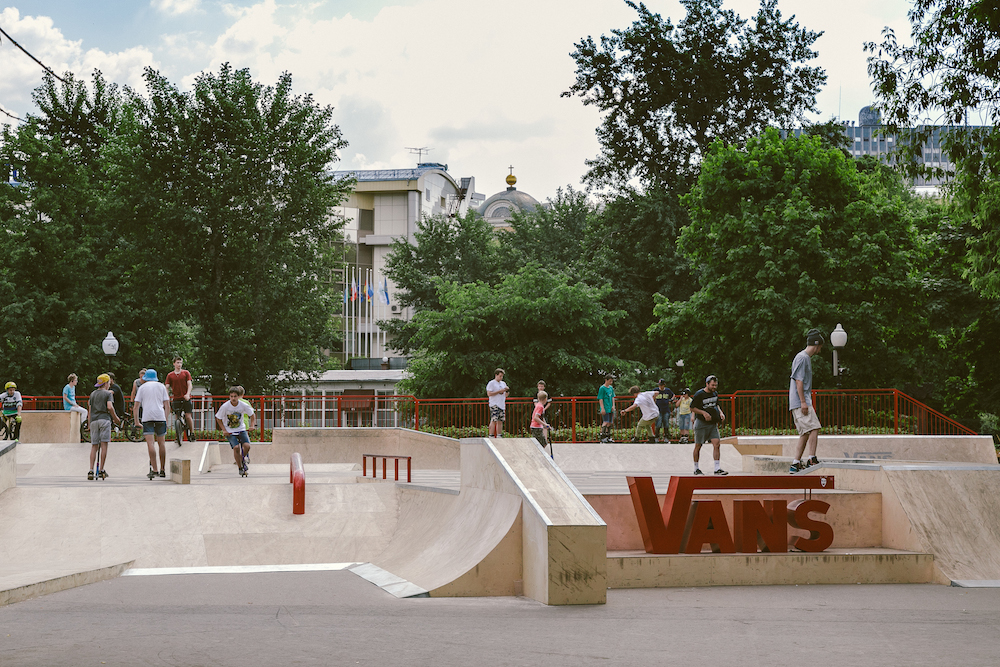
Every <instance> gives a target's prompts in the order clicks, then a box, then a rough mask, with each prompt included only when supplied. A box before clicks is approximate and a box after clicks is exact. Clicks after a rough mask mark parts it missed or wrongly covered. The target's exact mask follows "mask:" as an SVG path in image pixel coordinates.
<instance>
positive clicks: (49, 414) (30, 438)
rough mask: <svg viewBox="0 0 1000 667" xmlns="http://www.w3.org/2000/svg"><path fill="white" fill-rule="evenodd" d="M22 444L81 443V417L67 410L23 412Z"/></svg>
mask: <svg viewBox="0 0 1000 667" xmlns="http://www.w3.org/2000/svg"><path fill="white" fill-rule="evenodd" d="M20 440H21V442H28V443H34V442H49V443H57V442H74V443H75V442H80V415H79V414H78V413H76V412H72V411H66V410H24V411H22V412H21V438H20Z"/></svg>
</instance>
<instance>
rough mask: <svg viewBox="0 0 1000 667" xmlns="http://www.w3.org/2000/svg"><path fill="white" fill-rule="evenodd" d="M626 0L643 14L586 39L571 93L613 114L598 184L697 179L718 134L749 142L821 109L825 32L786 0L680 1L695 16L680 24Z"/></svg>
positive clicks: (594, 163) (596, 165) (577, 54)
mask: <svg viewBox="0 0 1000 667" xmlns="http://www.w3.org/2000/svg"><path fill="white" fill-rule="evenodd" d="M626 2H627V4H628V5H629V6H630V7H632V8H634V9H635V10H636V12H638V14H639V17H638V19H637V20H636V21H635V22H633V23H632V25H631V26H630V27H628V28H625V29H617V30H613V31H612V32H611V34H610V35H604V36H602V37H601V39H600V44H599V45H598V44H597V43H596V42H595V41H594V39H593V38H592V37H587V38H585V39H583V40H581V41H580V42H578V43H577V44H576V50H575V51H574V52H573V53H572V54H571V55H572V57H573V59H574V60H575V61H576V82H575V83H574V84H573V85H572V86H571V87H570V89H569V90H568V91H566V92H564V93H563V96H573V95H579V96H580V97H581V98H582V99H583V103H584V104H585V105H593V106H595V107H597V109H599V110H600V111H601V112H602V113H603V114H604V120H603V121H602V123H601V125H600V127H599V128H598V129H597V137H598V140H599V141H600V144H601V154H600V155H599V156H598V157H596V158H594V159H593V160H589V161H588V162H587V164H588V166H589V167H590V171H589V172H588V173H587V176H586V177H585V179H586V180H587V181H588V182H589V183H591V184H594V185H598V186H608V187H612V188H616V189H623V188H625V187H626V186H627V185H628V183H629V182H630V181H632V179H637V180H638V181H639V182H640V183H641V184H643V185H645V186H660V185H664V184H668V185H669V184H676V183H678V182H690V180H691V179H693V177H694V176H696V174H697V166H698V163H699V160H700V156H701V155H702V154H703V153H704V152H705V151H706V150H707V148H708V147H709V146H710V145H711V144H712V142H714V141H716V140H722V141H724V142H728V143H738V142H742V141H744V140H746V139H747V138H749V137H751V136H754V135H756V134H758V133H760V132H761V131H762V130H763V129H764V128H765V127H768V126H769V125H775V124H777V125H778V126H784V127H790V126H791V125H792V123H793V121H795V120H799V119H801V117H802V115H803V113H804V112H806V111H811V110H815V100H816V93H817V92H818V91H819V89H820V87H821V86H822V85H823V83H824V82H825V81H826V74H825V73H824V72H823V70H822V69H821V68H818V67H808V66H806V65H805V63H807V62H808V61H809V60H811V59H813V58H815V57H816V53H815V52H814V51H813V50H812V45H813V43H815V41H816V40H817V39H818V38H819V37H820V36H821V35H822V33H820V32H812V31H810V30H806V29H805V28H801V27H799V25H798V23H796V22H795V17H794V16H792V17H790V18H788V19H784V18H783V17H782V15H781V12H780V11H779V10H778V4H777V0H761V3H760V8H759V10H758V12H757V14H756V16H755V17H754V19H753V21H747V20H745V19H742V18H740V17H739V16H738V15H737V14H736V13H735V12H733V11H732V10H724V9H722V0H681V4H682V5H683V6H684V8H685V9H686V10H687V15H686V16H685V17H684V18H683V19H681V20H680V21H679V22H678V23H677V24H676V25H674V24H673V23H672V22H671V21H670V19H667V20H664V19H663V18H662V17H661V16H660V15H659V14H656V13H654V12H651V11H650V10H649V9H648V8H647V7H646V6H645V4H642V3H640V4H636V3H634V2H631V0H626Z"/></svg>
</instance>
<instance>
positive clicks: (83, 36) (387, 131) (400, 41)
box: [0, 0, 910, 201]
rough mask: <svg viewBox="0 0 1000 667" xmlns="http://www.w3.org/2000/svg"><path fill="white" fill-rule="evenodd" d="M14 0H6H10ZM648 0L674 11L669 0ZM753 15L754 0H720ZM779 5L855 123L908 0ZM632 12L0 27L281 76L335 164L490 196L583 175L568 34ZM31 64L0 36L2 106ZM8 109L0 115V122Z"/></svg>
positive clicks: (548, 1)
mask: <svg viewBox="0 0 1000 667" xmlns="http://www.w3.org/2000/svg"><path fill="white" fill-rule="evenodd" d="M6 2H10V0H6ZM646 6H647V7H649V8H650V9H651V10H652V11H655V12H658V13H659V14H661V15H662V16H664V17H669V18H671V19H673V20H674V22H676V21H678V20H680V19H681V18H683V16H684V15H685V12H684V10H683V8H682V7H681V5H680V3H679V2H677V1H676V0H647V2H646ZM723 6H724V7H725V8H727V9H733V10H734V11H736V12H737V13H738V14H739V15H740V16H741V17H743V18H749V17H751V16H752V15H753V14H754V13H755V12H756V10H757V7H758V6H759V0H756V1H755V0H725V1H724V3H723ZM778 6H779V8H780V9H781V11H782V14H783V15H784V16H786V17H787V16H790V15H793V14H794V15H795V16H796V18H797V20H798V22H799V24H800V25H801V26H803V27H806V28H808V29H810V30H815V31H823V32H824V35H823V36H822V37H820V39H819V40H818V41H817V42H816V44H815V48H816V50H817V51H818V52H819V57H818V58H816V59H815V60H813V61H812V62H811V63H810V64H812V65H818V66H820V67H822V68H824V69H825V70H826V72H827V76H828V81H827V84H826V87H825V88H824V89H823V90H822V92H821V93H820V94H819V96H818V99H817V106H818V109H819V113H818V114H810V116H809V120H828V119H829V118H831V117H838V118H843V119H845V120H857V116H858V111H859V110H860V109H861V107H863V106H865V105H867V104H870V103H871V102H872V101H873V100H872V93H871V85H870V80H869V78H868V74H867V66H866V54H865V53H864V52H863V49H862V45H863V44H864V42H866V41H876V42H877V41H880V40H881V34H882V31H883V29H884V28H885V27H886V26H889V27H891V28H893V29H894V30H895V31H896V33H897V35H899V36H900V37H905V36H907V35H909V24H908V22H907V20H906V12H907V10H908V9H909V7H910V3H909V2H906V1H902V0H882V1H881V2H872V1H871V0H841V1H840V2H837V3H828V2H816V0H779V4H778ZM635 18H636V12H635V10H633V9H632V8H630V7H629V6H628V5H627V4H626V3H625V2H624V0H530V1H529V0H506V1H504V2H498V1H497V0H395V1H391V0H390V1H381V0H311V1H310V0H302V1H298V2H296V1H286V0H262V1H260V2H256V1H254V0H233V1H231V2H219V1H217V0H135V1H130V0H101V1H100V2H97V1H95V0H31V2H24V1H22V2H20V3H19V4H5V0H0V28H3V29H4V30H5V31H6V32H7V33H9V34H10V35H11V36H12V37H13V38H14V39H15V40H17V41H18V43H20V44H21V45H22V46H23V47H24V48H26V49H27V50H28V51H29V52H31V53H32V55H34V56H35V57H36V58H38V59H39V60H41V61H42V62H43V63H45V64H46V65H47V66H49V67H51V68H52V69H53V70H54V71H56V72H57V73H61V72H64V71H72V72H73V73H74V74H75V75H77V76H80V77H84V78H89V76H90V73H91V72H92V71H93V70H94V69H95V68H96V69H100V70H101V71H102V72H103V74H104V75H105V78H107V79H109V80H111V81H114V82H117V83H119V84H123V85H128V86H131V87H133V88H136V89H138V90H142V89H143V85H142V78H141V77H142V72H143V69H144V68H145V67H147V66H151V67H153V68H154V69H157V70H159V71H160V72H161V73H163V74H164V75H165V76H167V77H168V78H169V79H170V80H172V81H174V82H176V83H178V85H180V86H181V87H182V88H187V87H189V86H190V84H191V82H192V81H193V80H194V78H195V77H196V76H197V75H198V73H199V72H202V71H205V70H209V71H212V70H217V69H218V67H219V65H220V64H222V63H225V62H229V63H230V64H231V65H232V66H233V67H236V68H249V69H250V71H251V73H252V74H253V75H254V77H255V78H256V79H257V80H258V81H260V82H262V83H264V84H273V83H275V82H276V81H277V78H278V76H279V75H280V74H281V73H282V72H284V71H287V72H290V73H291V74H292V81H293V87H294V90H295V92H296V93H309V94H312V95H313V97H314V98H315V100H316V101H317V102H319V103H321V104H329V105H332V106H333V107H334V108H335V110H334V121H335V122H336V123H337V124H338V125H339V126H340V129H341V131H342V132H343V135H344V138H345V139H346V140H347V141H348V144H349V145H348V146H347V147H346V148H345V149H344V150H343V151H341V153H340V162H339V163H338V164H336V165H334V168H335V169H389V168H408V167H412V166H414V165H415V164H416V162H417V156H416V155H415V154H412V153H411V152H410V151H409V150H408V148H428V149H430V150H429V152H427V153H425V154H424V156H423V158H422V159H423V161H425V162H428V161H429V162H441V163H445V164H447V165H448V170H449V173H450V174H451V175H452V176H453V177H455V178H456V180H457V179H459V178H461V177H463V176H474V177H475V179H476V190H477V191H478V192H480V193H483V194H485V195H486V196H489V195H491V194H493V193H495V192H498V191H500V190H503V189H504V188H506V184H505V183H504V178H505V177H506V176H507V174H508V167H509V166H513V167H514V174H515V175H516V176H517V178H518V183H517V187H518V189H519V190H523V191H524V192H527V193H529V194H531V195H533V196H534V197H535V198H536V199H538V200H540V201H545V200H546V199H548V198H552V197H555V195H556V190H557V189H558V188H560V187H562V188H565V187H566V186H572V187H574V188H577V189H580V188H581V187H582V186H581V183H580V179H581V178H582V176H583V175H584V173H585V172H586V169H587V168H586V165H585V163H584V161H585V160H586V159H588V158H592V157H594V156H595V155H597V153H598V149H599V147H598V144H597V140H596V137H595V129H596V128H597V126H598V125H599V123H600V116H599V114H598V112H597V111H596V110H594V109H593V107H584V106H583V104H582V102H581V101H580V98H578V97H573V98H563V97H560V93H562V92H563V91H565V90H567V89H568V88H569V87H570V86H571V85H572V84H573V81H574V79H575V77H574V69H575V65H574V62H573V59H572V58H571V57H570V53H571V52H572V51H573V50H574V44H575V43H576V42H578V41H579V40H580V39H582V38H584V37H587V36H593V37H594V38H595V39H598V38H599V37H600V35H602V34H608V33H610V31H611V30H613V29H615V28H625V27H627V26H628V25H630V24H631V23H632V21H634V20H635ZM41 76H42V70H41V68H40V67H39V66H38V65H37V64H36V63H35V62H33V61H32V60H31V59H29V58H28V57H27V56H25V55H24V54H23V53H21V51H19V50H17V49H16V47H14V46H13V45H12V44H11V43H10V42H9V41H8V40H6V39H3V38H2V37H0V108H2V109H4V110H6V111H8V112H10V113H13V114H15V115H17V116H22V117H23V116H24V114H28V113H32V112H34V111H35V108H34V105H33V103H32V101H31V93H32V90H34V89H35V88H36V87H37V86H38V85H39V84H40V83H41ZM5 121H8V122H9V121H10V119H9V118H7V117H6V116H3V115H0V122H5Z"/></svg>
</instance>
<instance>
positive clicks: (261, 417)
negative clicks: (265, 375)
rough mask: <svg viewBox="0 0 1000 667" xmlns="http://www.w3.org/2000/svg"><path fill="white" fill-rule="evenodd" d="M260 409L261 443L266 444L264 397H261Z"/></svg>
mask: <svg viewBox="0 0 1000 667" xmlns="http://www.w3.org/2000/svg"><path fill="white" fill-rule="evenodd" d="M258 407H259V408H260V441H261V442H264V397H263V396H261V397H260V403H259V404H258Z"/></svg>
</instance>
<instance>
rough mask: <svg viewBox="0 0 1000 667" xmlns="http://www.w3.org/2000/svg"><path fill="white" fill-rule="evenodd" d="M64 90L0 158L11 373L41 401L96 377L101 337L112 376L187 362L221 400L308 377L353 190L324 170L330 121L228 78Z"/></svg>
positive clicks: (154, 78)
mask: <svg viewBox="0 0 1000 667" xmlns="http://www.w3.org/2000/svg"><path fill="white" fill-rule="evenodd" d="M65 78H66V83H57V82H56V81H55V79H54V78H53V77H51V76H50V77H47V78H46V79H45V81H44V83H43V85H42V86H41V87H40V88H39V89H38V90H37V91H36V93H35V99H36V102H37V104H38V107H39V109H40V113H39V114H38V115H37V116H29V117H28V119H27V122H26V123H24V124H23V125H21V126H20V127H19V128H17V129H16V130H10V129H8V130H6V131H5V134H4V137H3V145H2V149H0V150H2V160H0V162H3V163H6V164H9V165H11V166H12V167H13V168H16V169H17V170H18V172H19V174H20V175H21V179H20V180H21V183H20V185H18V186H16V187H12V186H7V185H4V186H0V219H2V222H3V223H4V228H5V232H6V239H5V243H3V244H2V245H0V260H2V261H0V266H2V267H3V269H2V270H0V297H2V298H3V305H2V306H0V324H3V325H4V328H5V330H7V331H11V332H17V335H14V336H9V337H8V338H7V340H6V342H5V350H4V354H3V359H2V361H0V363H2V364H3V368H2V371H3V372H4V373H5V375H6V377H10V378H13V379H16V380H17V381H18V382H19V384H22V385H23V386H24V387H25V389H26V391H27V392H30V393H35V394H42V393H48V392H58V390H59V388H60V387H61V386H62V384H63V383H64V382H65V377H66V375H67V373H68V372H70V371H75V372H77V373H78V374H80V375H81V376H83V377H88V376H91V375H94V376H96V374H97V373H98V372H100V371H101V370H105V369H107V365H108V361H107V360H106V359H104V356H103V354H102V353H101V351H100V342H101V340H102V339H103V338H104V336H105V335H106V333H107V331H108V330H109V329H112V330H114V331H115V335H116V336H117V337H118V338H119V340H120V341H121V344H122V347H121V352H120V358H119V360H118V361H116V362H115V363H116V368H115V370H118V371H121V370H122V369H123V368H125V367H132V368H136V367H138V366H140V365H148V364H152V365H154V366H155V367H158V368H166V367H169V363H170V357H171V356H172V355H173V354H176V353H178V352H179V353H181V354H183V355H186V356H187V359H188V362H189V365H190V366H191V367H192V370H193V371H194V373H195V375H196V376H200V377H201V378H202V379H203V380H205V381H206V382H208V383H209V385H210V388H211V390H212V391H213V392H222V393H224V389H225V387H226V386H227V385H228V384H229V383H232V382H239V383H240V384H243V385H245V386H246V387H247V388H248V389H249V390H250V391H260V390H262V389H265V388H272V387H274V386H275V382H276V380H277V378H278V377H279V374H280V373H281V372H282V371H290V370H294V371H306V372H308V371H310V370H313V369H318V368H319V365H320V360H319V357H320V349H321V348H322V347H330V346H331V343H332V339H333V336H334V334H333V332H332V329H331V327H330V323H329V318H330V313H331V311H332V310H333V309H332V299H333V298H334V295H332V294H331V291H330V286H329V284H328V283H329V279H330V271H331V269H332V264H331V262H330V259H329V257H328V254H329V252H330V244H331V241H333V240H334V239H335V238H336V234H337V230H338V229H339V227H340V226H341V221H340V220H338V219H337V218H335V217H334V215H333V212H334V210H335V206H336V205H337V204H338V203H339V202H340V201H341V199H342V198H344V197H345V196H346V192H347V188H348V187H349V186H348V184H344V183H334V182H333V181H332V177H331V176H330V174H329V168H330V166H331V164H332V163H333V162H334V161H335V160H336V151H337V150H338V149H339V148H340V147H342V146H343V145H344V142H343V140H342V139H341V136H340V132H339V130H338V129H337V127H336V125H334V124H333V122H332V110H331V108H329V107H321V106H319V105H317V104H315V103H314V102H313V100H312V99H311V97H309V96H295V95H293V94H292V92H291V77H290V76H289V75H288V74H285V75H282V77H280V79H279V80H278V83H277V84H276V85H275V86H263V85H261V84H259V83H257V82H255V81H253V80H252V78H251V77H250V75H249V73H248V72H247V71H246V70H233V69H232V68H230V67H229V66H228V65H223V66H222V67H221V68H220V70H219V71H218V72H217V73H209V74H203V75H202V76H200V77H199V78H198V79H197V80H196V82H195V84H194V87H193V90H192V91H191V92H187V93H184V92H181V91H179V90H178V89H177V87H176V86H174V85H173V84H171V83H170V82H169V81H167V80H166V79H165V78H164V77H163V76H162V75H160V74H159V73H157V72H155V71H153V70H147V71H146V74H145V78H146V91H145V95H142V94H140V93H138V92H136V91H131V90H128V89H125V90H121V91H119V90H118V89H117V88H115V87H114V86H109V85H108V84H107V83H106V82H105V81H104V79H103V77H102V76H101V75H100V73H99V72H98V73H95V75H94V77H93V80H92V83H91V86H90V87H89V88H88V87H87V86H86V85H85V84H84V83H83V82H80V81H78V80H76V79H74V78H73V77H72V76H69V75H67V77H65ZM192 357H193V358H192ZM192 361H195V362H196V363H197V365H195V364H192V363H191V362H192ZM119 377H120V378H122V379H125V378H126V377H127V376H126V375H125V374H124V373H122V372H119Z"/></svg>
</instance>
